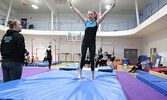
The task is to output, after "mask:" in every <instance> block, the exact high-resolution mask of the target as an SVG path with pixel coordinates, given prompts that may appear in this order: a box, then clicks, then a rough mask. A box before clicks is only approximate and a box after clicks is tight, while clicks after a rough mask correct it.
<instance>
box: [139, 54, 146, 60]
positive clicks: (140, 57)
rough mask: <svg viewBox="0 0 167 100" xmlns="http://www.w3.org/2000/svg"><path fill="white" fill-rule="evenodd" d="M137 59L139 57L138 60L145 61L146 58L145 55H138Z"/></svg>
mask: <svg viewBox="0 0 167 100" xmlns="http://www.w3.org/2000/svg"><path fill="white" fill-rule="evenodd" d="M139 59H140V61H145V60H147V56H146V55H141V56H139Z"/></svg>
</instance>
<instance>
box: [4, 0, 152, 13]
mask: <svg viewBox="0 0 167 100" xmlns="http://www.w3.org/2000/svg"><path fill="white" fill-rule="evenodd" d="M1 1H2V2H4V3H5V4H7V5H8V6H9V5H10V1H11V0H1ZM112 1H113V0H101V6H102V12H104V11H105V10H106V9H105V6H106V5H107V4H111V3H112ZM150 1H152V0H138V6H139V10H140V11H141V10H143V9H144V8H145V7H146V6H147V4H149V2H150ZM72 3H73V5H74V6H75V7H76V8H78V9H79V10H80V11H81V12H82V13H87V11H88V10H89V9H95V10H96V11H98V9H99V0H72ZM32 4H36V5H37V6H38V7H39V9H33V8H32V7H31V5H32ZM47 4H48V5H47ZM12 8H13V9H14V10H16V11H17V12H19V13H21V12H24V13H49V12H50V9H49V8H51V9H53V11H54V13H73V11H72V10H71V9H70V8H69V6H68V0H13V6H12ZM111 13H135V0H117V2H116V6H115V8H114V9H113V10H112V11H111Z"/></svg>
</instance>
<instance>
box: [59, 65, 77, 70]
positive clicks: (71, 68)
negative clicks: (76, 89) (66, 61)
mask: <svg viewBox="0 0 167 100" xmlns="http://www.w3.org/2000/svg"><path fill="white" fill-rule="evenodd" d="M78 68H79V66H78V65H70V66H67V67H61V68H59V70H78Z"/></svg>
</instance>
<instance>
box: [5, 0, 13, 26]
mask: <svg viewBox="0 0 167 100" xmlns="http://www.w3.org/2000/svg"><path fill="white" fill-rule="evenodd" d="M12 3H13V0H10V6H9V9H8V14H7V16H6V21H5V27H7V23H8V20H9V15H10V11H11V8H12Z"/></svg>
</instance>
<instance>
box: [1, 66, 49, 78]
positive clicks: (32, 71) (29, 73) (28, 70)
mask: <svg viewBox="0 0 167 100" xmlns="http://www.w3.org/2000/svg"><path fill="white" fill-rule="evenodd" d="M43 72H47V68H25V67H24V68H23V72H22V77H21V78H26V77H29V76H33V75H37V74H40V73H43ZM0 78H3V75H2V68H1V67H0Z"/></svg>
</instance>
